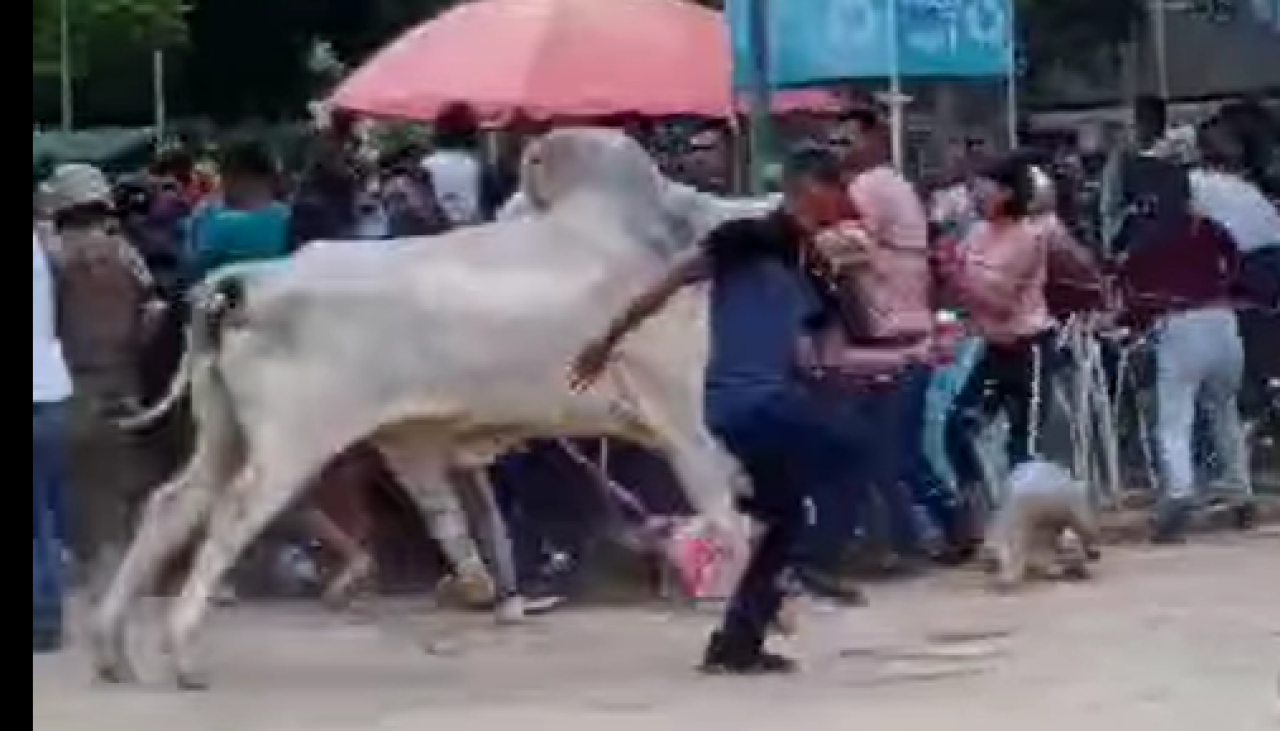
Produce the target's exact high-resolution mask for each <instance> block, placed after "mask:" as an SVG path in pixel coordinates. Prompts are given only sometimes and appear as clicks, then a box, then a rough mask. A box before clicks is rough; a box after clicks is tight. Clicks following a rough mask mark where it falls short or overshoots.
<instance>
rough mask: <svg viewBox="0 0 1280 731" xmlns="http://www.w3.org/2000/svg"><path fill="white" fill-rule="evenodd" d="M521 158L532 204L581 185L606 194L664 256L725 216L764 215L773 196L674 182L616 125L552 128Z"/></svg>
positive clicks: (559, 199)
mask: <svg viewBox="0 0 1280 731" xmlns="http://www.w3.org/2000/svg"><path fill="white" fill-rule="evenodd" d="M521 164H522V167H521V189H522V191H523V193H524V195H525V197H526V198H527V199H528V202H529V203H530V204H531V207H532V208H533V209H537V210H543V211H545V210H548V209H550V208H552V207H554V206H557V205H560V204H561V203H563V202H564V201H566V200H568V199H570V198H572V197H574V196H575V195H578V194H583V193H585V194H588V195H591V196H594V197H596V198H597V199H604V200H607V202H608V205H609V206H610V208H611V209H612V211H613V212H614V214H615V215H617V216H618V218H620V219H621V221H622V222H623V224H624V225H625V226H626V227H627V229H628V230H630V231H631V232H632V233H634V234H635V235H636V236H637V237H638V239H640V240H642V241H643V242H644V243H645V244H646V245H647V246H648V247H649V248H650V249H651V250H653V251H654V252H655V253H657V254H659V255H660V256H663V257H666V256H669V255H671V254H673V253H675V252H677V251H680V250H682V249H685V248H688V247H690V246H693V245H694V244H696V243H697V242H698V241H700V240H701V239H702V238H703V237H704V236H706V234H707V233H708V232H710V231H711V229H713V228H715V226H717V225H718V224H720V223H722V222H723V221H725V220H728V219H731V218H742V217H746V216H755V215H762V214H763V213H765V212H767V211H768V210H770V209H771V208H772V207H774V206H775V205H776V204H777V201H776V200H775V199H772V198H760V199H736V200H735V199H728V198H721V197H719V196H715V195H711V194H709V193H700V192H698V191H696V190H694V189H692V188H689V187H687V186H683V185H679V184H677V183H674V182H672V181H670V180H668V179H667V178H665V177H664V176H663V175H662V173H661V172H660V171H659V169H658V166H657V165H656V164H655V163H654V161H653V159H652V158H651V157H650V156H649V154H648V153H647V152H645V150H644V148H643V147H641V146H640V145H639V144H638V143H637V142H636V141H635V140H633V139H631V138H630V137H628V136H627V135H626V134H624V133H622V132H620V131H617V130H610V129H562V130H556V131H554V132H551V133H549V134H547V135H545V136H543V137H542V138H540V139H538V140H536V141H534V142H533V143H532V144H531V145H529V147H528V148H527V149H526V150H525V155H524V159H523V161H522V163H521Z"/></svg>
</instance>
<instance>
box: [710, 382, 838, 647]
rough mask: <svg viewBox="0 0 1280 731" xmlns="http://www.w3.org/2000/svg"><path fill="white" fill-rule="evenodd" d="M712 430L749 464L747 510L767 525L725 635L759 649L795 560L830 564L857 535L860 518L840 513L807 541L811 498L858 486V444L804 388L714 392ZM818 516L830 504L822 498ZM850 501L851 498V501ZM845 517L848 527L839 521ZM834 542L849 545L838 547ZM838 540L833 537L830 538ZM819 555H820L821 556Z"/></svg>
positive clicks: (734, 599)
mask: <svg viewBox="0 0 1280 731" xmlns="http://www.w3.org/2000/svg"><path fill="white" fill-rule="evenodd" d="M707 420H708V426H709V427H710V428H711V430H712V431H713V432H714V433H715V434H716V435H717V436H718V437H719V438H720V440H721V441H722V442H723V443H724V446H725V448H726V449H728V450H729V452H730V453H732V454H733V455H734V456H735V457H736V458H737V459H738V460H739V462H740V463H741V464H742V467H743V469H744V470H746V472H747V475H748V477H750V479H751V483H752V493H751V495H750V497H748V498H746V499H744V501H743V508H744V510H745V511H746V512H747V513H748V514H750V515H751V516H752V517H754V518H755V519H756V520H757V521H758V522H759V523H760V524H761V526H762V527H763V534H762V535H761V536H760V538H759V540H758V541H757V542H756V544H755V547H754V548H753V550H752V554H751V557H750V559H749V560H748V561H747V565H746V568H745V570H744V571H743V575H742V577H741V579H740V580H739V583H738V586H737V587H736V589H735V590H734V592H733V596H732V597H731V598H730V600H729V606H728V608H727V611H726V614H725V620H724V625H723V627H722V633H723V635H724V636H725V638H726V640H727V641H728V642H730V643H731V644H732V645H733V646H735V648H737V650H738V651H741V652H744V653H748V654H749V653H752V652H758V651H759V649H760V648H761V646H762V645H763V643H764V638H765V634H766V632H767V630H768V627H769V625H770V624H771V623H772V622H773V620H774V619H775V617H776V615H777V613H778V609H779V607H780V606H781V603H782V600H783V597H784V594H785V591H784V586H783V583H784V580H785V573H786V571H787V569H788V568H789V567H790V566H791V565H792V562H793V561H795V560H797V559H799V560H803V561H806V562H808V561H809V560H810V559H811V558H816V557H817V556H820V557H821V558H820V559H819V560H825V559H826V558H827V556H829V555H831V553H832V552H833V551H834V552H835V553H836V554H838V552H839V550H840V548H841V547H842V546H843V544H844V543H845V542H847V540H848V538H849V537H851V536H852V535H853V526H852V525H850V524H849V522H851V521H854V520H856V517H854V516H851V515H845V514H844V513H841V512H837V513H836V514H835V515H832V516H830V518H831V522H832V523H836V525H833V526H831V527H832V530H830V531H823V532H822V534H821V535H820V536H819V537H818V538H817V539H816V540H810V539H806V541H805V543H806V544H807V545H806V546H804V547H801V546H800V545H799V542H800V539H801V536H802V535H804V534H805V525H806V516H805V499H806V497H810V498H818V497H822V498H829V497H830V496H833V495H835V494H836V493H837V491H839V490H852V489H856V485H857V477H856V475H854V474H853V472H854V469H853V468H854V466H855V465H856V464H857V461H858V454H857V452H856V447H857V444H856V442H855V441H854V440H851V439H850V437H849V433H848V432H847V431H846V430H845V429H843V427H842V426H841V425H840V423H839V420H838V414H837V413H834V412H832V411H831V410H830V409H829V408H827V406H826V405H825V404H824V403H823V402H822V401H821V400H820V399H818V398H815V397H814V396H812V395H810V394H807V393H805V392H803V391H801V390H800V389H799V388H788V387H782V386H778V387H769V388H763V387H761V388H742V389H729V388H723V389H718V390H714V391H711V392H710V393H708V399H707ZM814 502H815V503H817V504H816V505H815V507H816V512H817V513H822V511H823V508H824V503H822V502H821V500H815V501H814ZM846 504H847V501H846ZM840 520H844V521H846V523H845V524H844V525H839V524H838V523H839V521H840ZM834 537H841V538H842V540H840V541H839V542H835V540H834ZM828 538H831V539H832V540H827V539H828ZM814 554H817V556H815V555H814Z"/></svg>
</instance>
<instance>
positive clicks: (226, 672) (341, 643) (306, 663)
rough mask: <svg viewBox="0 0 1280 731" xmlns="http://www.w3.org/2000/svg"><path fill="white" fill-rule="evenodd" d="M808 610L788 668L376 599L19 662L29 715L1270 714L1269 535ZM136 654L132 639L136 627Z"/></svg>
mask: <svg viewBox="0 0 1280 731" xmlns="http://www.w3.org/2000/svg"><path fill="white" fill-rule="evenodd" d="M872 601H873V606H872V607H871V608H869V609H865V610H853V611H848V612H841V613H835V614H833V613H810V615H809V616H806V617H805V625H804V627H803V633H802V636H801V637H800V638H799V639H798V640H796V641H795V643H794V644H795V645H796V647H795V648H794V649H796V651H797V652H798V653H799V654H800V655H801V656H802V657H803V658H805V660H806V665H807V667H806V672H805V673H804V674H803V675H801V676H798V677H795V678H783V679H704V678H699V677H697V676H696V675H695V674H693V673H692V672H691V671H690V670H689V666H690V663H691V661H692V659H693V656H694V652H695V650H696V648H697V646H698V644H699V641H700V640H701V636H702V634H703V633H704V632H705V630H706V628H707V625H708V621H709V620H708V618H707V617H704V616H700V615H697V614H676V615H672V614H671V613H670V612H665V611H662V610H654V609H649V610H590V611H581V612H573V613H565V614H562V615H557V616H554V617H549V618H545V619H543V620H540V621H539V622H538V623H537V624H534V625H532V626H529V627H524V628H518V629H508V630H503V631H497V630H494V629H493V628H492V627H491V626H490V625H489V624H488V622H487V621H486V620H484V619H482V618H479V617H462V616H458V615H442V614H438V613H430V614H428V613H426V612H417V611H415V609H416V607H414V606H412V605H405V604H400V605H398V606H384V607H382V608H381V609H380V610H379V616H377V617H376V618H373V619H370V620H366V621H363V622H355V621H351V620H348V619H342V618H337V617H333V616H329V615H326V614H324V613H323V612H322V611H321V610H319V609H317V608H312V607H298V606H289V607H283V606H279V607H253V608H240V609H234V610H224V611H221V612H220V613H219V614H218V615H217V617H216V619H215V620H214V622H213V623H212V627H211V629H210V632H209V635H208V642H207V645H208V648H209V653H208V654H209V662H210V667H211V670H212V672H213V674H214V681H215V683H216V686H215V688H214V689H213V690H210V691H207V692H204V693H199V694H179V693H177V692H174V691H170V690H169V689H168V687H167V686H165V685H164V684H163V683H162V682H160V681H161V679H162V677H163V676H162V674H161V673H160V666H159V665H158V664H157V663H156V662H155V659H154V657H150V659H149V662H147V663H145V664H144V666H145V669H146V671H147V673H148V677H149V679H150V683H149V684H148V685H145V686H143V687H142V688H132V689H118V688H102V687H97V686H95V685H93V684H92V683H91V682H89V680H88V679H87V673H86V670H85V668H86V663H85V660H84V657H83V656H82V655H80V654H79V653H77V652H74V651H73V652H70V653H67V655H66V656H63V657H59V658H53V659H48V658H43V659H33V661H32V728H33V729H34V730H35V731H80V730H81V729H83V730H85V731H90V730H91V731H151V730H152V729H155V730H156V731H161V730H163V731H259V730H261V731H295V730H297V731H304V730H305V731H347V730H350V731H356V730H361V731H401V730H404V731H422V730H423V729H459V730H463V729H464V730H466V731H488V730H489V729H502V730H503V731H506V730H507V729H513V728H519V729H535V730H541V729H557V728H558V729H562V730H563V731H577V730H578V729H583V730H585V729H591V731H602V730H605V731H631V730H632V729H636V730H639V729H643V730H644V731H662V730H664V729H672V730H673V731H676V730H678V731H694V730H696V729H711V728H712V727H723V728H729V729H734V731H751V730H753V729H761V730H762V731H764V730H768V731H777V729H780V728H786V725H788V724H793V725H795V726H796V727H797V728H803V729H804V730H805V731H823V730H825V729H831V730H832V731H837V730H838V731H849V730H850V729H869V730H870V729H874V730H875V731H936V730H937V729H961V728H963V729H982V730H983V731H1028V730H1029V729H1030V730H1034V731H1066V730H1068V729H1069V730H1070V731H1080V730H1081V729H1098V730H1100V731H1112V730H1114V731H1127V730H1133V731H1138V730H1142V731H1148V730H1149V731H1184V730H1185V731H1264V730H1267V731H1275V730H1276V729H1277V728H1280V697H1278V695H1277V694H1278V692H1280V689H1278V687H1277V684H1278V682H1280V679H1278V677H1277V675H1278V673H1280V533H1277V532H1264V533H1260V534H1256V535H1254V536H1251V537H1219V538H1209V539H1204V540H1200V541H1197V543H1196V544H1195V545H1194V546H1190V547H1186V548H1181V549H1173V550H1154V549H1127V550H1123V551H1120V550H1117V551H1113V552H1112V553H1110V554H1108V556H1107V557H1106V558H1105V561H1104V564H1103V566H1102V569H1101V572H1100V575H1099V577H1098V579H1097V580H1096V581H1095V582H1094V583H1091V584H1087V585H1057V586H1044V587H1038V588H1036V589H1034V590H1032V591H1030V592H1027V593H1024V594H1022V595H1019V596H1016V597H996V596H991V595H989V594H987V593H986V592H985V591H983V589H982V585H981V578H980V577H979V576H977V575H974V574H967V573H952V574H949V575H945V576H937V577H933V578H930V579H927V580H922V581H918V582H914V583H910V584H904V585H898V586H887V587H877V588H875V589H874V591H873V595H872ZM139 644H140V645H144V646H143V647H142V648H141V654H142V655H143V656H151V654H152V653H150V652H149V649H150V648H148V647H146V646H145V645H146V644H147V643H146V642H143V641H140V642H139Z"/></svg>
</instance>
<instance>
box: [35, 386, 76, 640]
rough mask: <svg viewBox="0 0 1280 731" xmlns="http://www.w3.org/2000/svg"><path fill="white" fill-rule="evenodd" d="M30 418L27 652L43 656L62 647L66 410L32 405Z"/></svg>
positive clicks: (51, 406) (48, 405)
mask: <svg viewBox="0 0 1280 731" xmlns="http://www.w3.org/2000/svg"><path fill="white" fill-rule="evenodd" d="M31 415H32V429H31V445H32V457H31V628H32V650H33V651H36V652H40V651H44V652H47V651H51V650H56V649H58V647H59V646H60V645H61V643H62V625H63V601H64V593H65V586H64V583H63V581H64V580H63V575H62V546H63V539H64V538H65V536H64V535H63V534H62V530H63V527H64V526H65V525H66V516H65V514H64V513H65V505H66V503H65V494H64V491H65V490H66V443H67V433H66V408H65V406H63V404H60V403H57V404H33V405H32V409H31Z"/></svg>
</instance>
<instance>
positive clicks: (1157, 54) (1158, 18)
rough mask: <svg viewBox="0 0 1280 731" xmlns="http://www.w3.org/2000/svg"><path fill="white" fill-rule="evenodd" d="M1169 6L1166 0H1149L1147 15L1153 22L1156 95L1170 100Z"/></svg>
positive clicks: (1152, 36) (1152, 46) (1152, 38)
mask: <svg viewBox="0 0 1280 731" xmlns="http://www.w3.org/2000/svg"><path fill="white" fill-rule="evenodd" d="M1168 11H1169V4H1168V3H1167V2H1166V0H1148V2H1147V15H1148V17H1149V20H1150V22H1151V52H1152V56H1153V59H1154V61H1155V67H1156V69H1155V70H1156V93H1157V94H1159V96H1160V98H1161V99H1166V100H1167V99H1168V98H1169V93H1170V84H1169V26H1168V17H1167V16H1166V15H1165V14H1166V13H1167V12H1168Z"/></svg>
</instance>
